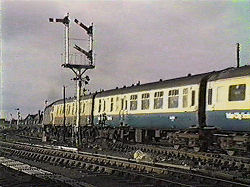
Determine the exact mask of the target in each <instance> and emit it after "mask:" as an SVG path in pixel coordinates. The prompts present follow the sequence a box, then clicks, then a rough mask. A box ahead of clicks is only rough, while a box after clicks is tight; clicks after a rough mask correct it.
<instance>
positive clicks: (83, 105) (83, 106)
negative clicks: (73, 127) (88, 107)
mask: <svg viewBox="0 0 250 187" xmlns="http://www.w3.org/2000/svg"><path fill="white" fill-rule="evenodd" d="M84 111H85V103H83V104H82V113H84Z"/></svg>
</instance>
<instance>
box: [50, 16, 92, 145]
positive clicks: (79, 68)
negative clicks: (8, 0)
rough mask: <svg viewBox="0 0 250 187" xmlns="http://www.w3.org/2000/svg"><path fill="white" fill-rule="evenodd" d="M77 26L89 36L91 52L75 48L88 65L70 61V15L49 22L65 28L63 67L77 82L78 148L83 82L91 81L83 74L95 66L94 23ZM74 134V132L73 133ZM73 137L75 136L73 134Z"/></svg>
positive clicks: (76, 132) (76, 130)
mask: <svg viewBox="0 0 250 187" xmlns="http://www.w3.org/2000/svg"><path fill="white" fill-rule="evenodd" d="M74 21H75V23H76V24H78V25H79V26H80V27H81V28H83V29H84V30H85V31H86V32H87V35H88V36H89V42H90V44H89V51H85V50H84V49H82V48H81V47H79V46H77V45H75V46H74V48H75V49H76V50H77V51H79V52H80V53H83V54H84V55H85V56H86V57H87V59H88V63H87V64H81V63H78V64H77V63H76V64H73V63H72V62H70V61H69V24H70V20H69V13H67V16H65V17H64V18H63V19H54V18H49V22H60V23H63V24H64V26H65V63H64V64H62V67H64V68H69V69H71V70H72V71H73V72H74V74H75V76H76V78H75V80H76V81H77V90H76V93H77V96H76V97H77V98H76V125H75V128H74V134H75V143H76V145H77V146H78V145H79V143H81V137H80V122H81V120H80V112H81V111H80V93H81V89H82V81H86V80H87V81H89V78H88V76H86V77H83V74H84V73H85V72H86V71H87V70H88V69H94V68H95V66H94V65H93V62H94V61H93V60H94V58H93V56H94V55H93V54H94V53H93V23H92V24H91V25H90V26H89V27H88V26H86V25H84V24H83V23H81V22H79V21H78V20H77V19H75V20H74ZM72 133H73V132H72ZM72 136H73V134H72Z"/></svg>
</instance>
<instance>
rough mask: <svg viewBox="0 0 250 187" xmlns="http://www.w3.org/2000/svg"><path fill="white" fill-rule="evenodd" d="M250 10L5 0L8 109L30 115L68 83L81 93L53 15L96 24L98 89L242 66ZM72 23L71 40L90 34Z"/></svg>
mask: <svg viewBox="0 0 250 187" xmlns="http://www.w3.org/2000/svg"><path fill="white" fill-rule="evenodd" d="M249 11H250V4H249V1H239V2H238V1H149V0H148V1H21V0H18V1H11V0H8V1H7V0H4V1H2V18H1V19H2V25H1V31H2V50H3V51H2V52H3V53H2V55H3V56H2V62H3V74H2V76H3V90H2V94H3V109H4V111H5V113H6V114H7V115H9V113H13V114H15V111H14V109H15V108H17V107H19V108H20V109H21V112H22V114H23V116H25V115H26V114H28V113H36V112H37V111H38V110H39V109H42V108H43V106H44V101H45V100H46V99H47V100H48V101H49V102H53V101H54V100H57V99H59V98H60V97H61V92H62V91H61V90H62V85H68V87H67V95H68V96H72V95H73V94H74V88H75V87H74V82H73V81H71V80H70V79H71V78H72V77H73V73H72V72H70V71H69V70H66V69H63V68H62V67H61V64H62V62H61V56H60V54H61V53H62V52H63V25H61V24H55V23H53V24H52V23H49V22H48V18H49V17H55V18H62V17H64V15H65V14H66V13H67V12H69V13H70V16H71V19H74V18H78V19H79V20H80V21H82V22H84V23H85V24H87V25H88V24H89V23H90V22H94V26H95V53H96V62H95V64H96V69H94V70H92V71H91V72H90V71H89V72H87V74H88V75H89V76H90V78H91V81H90V85H89V86H88V89H90V90H91V91H95V90H99V89H100V88H102V89H110V88H115V87H116V86H118V87H122V86H123V85H131V84H133V83H136V82H138V81H139V80H140V81H141V83H146V82H152V81H157V80H159V79H169V78H174V77H179V76H185V75H187V74H188V73H192V74H196V73H203V72H207V71H212V70H219V69H223V68H227V67H229V66H235V64H236V62H235V43H237V42H239V43H241V45H242V46H241V63H242V65H245V64H250V63H249V59H250V53H249V51H250V35H249V33H250V32H249V30H250V17H249ZM71 26H72V29H71V37H74V38H79V37H81V38H87V37H86V35H83V34H82V33H83V32H82V30H81V29H80V28H78V27H77V26H76V25H73V23H72V24H71ZM72 42H73V41H72ZM80 45H81V46H82V47H84V48H86V47H87V43H86V41H82V43H81V44H80ZM72 52H73V51H72Z"/></svg>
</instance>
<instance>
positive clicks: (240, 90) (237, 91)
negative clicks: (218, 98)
mask: <svg viewBox="0 0 250 187" xmlns="http://www.w3.org/2000/svg"><path fill="white" fill-rule="evenodd" d="M245 93H246V84H238V85H231V86H229V96H228V101H243V100H245Z"/></svg>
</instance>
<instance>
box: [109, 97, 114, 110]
mask: <svg viewBox="0 0 250 187" xmlns="http://www.w3.org/2000/svg"><path fill="white" fill-rule="evenodd" d="M113 107H114V99H113V98H111V103H110V112H112V111H113Z"/></svg>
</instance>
